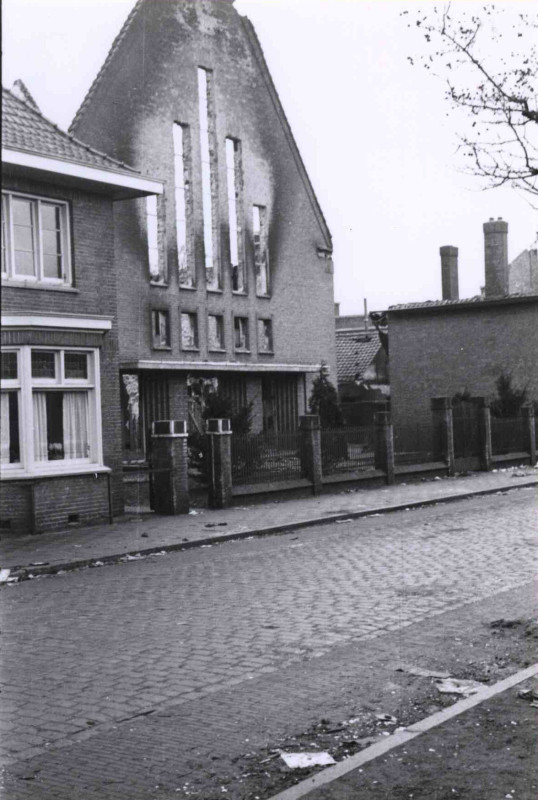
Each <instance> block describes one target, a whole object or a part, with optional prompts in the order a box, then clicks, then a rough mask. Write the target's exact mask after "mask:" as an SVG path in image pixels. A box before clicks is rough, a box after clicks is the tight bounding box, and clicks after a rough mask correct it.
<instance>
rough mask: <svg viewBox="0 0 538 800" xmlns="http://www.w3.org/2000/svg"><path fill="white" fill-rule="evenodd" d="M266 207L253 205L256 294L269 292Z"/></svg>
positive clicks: (263, 294) (264, 294)
mask: <svg viewBox="0 0 538 800" xmlns="http://www.w3.org/2000/svg"><path fill="white" fill-rule="evenodd" d="M266 228H267V226H266V222H265V208H264V207H263V206H252V235H253V240H254V272H255V274H256V294H257V295H259V296H262V297H264V296H266V295H268V294H269V267H268V265H267V230H266Z"/></svg>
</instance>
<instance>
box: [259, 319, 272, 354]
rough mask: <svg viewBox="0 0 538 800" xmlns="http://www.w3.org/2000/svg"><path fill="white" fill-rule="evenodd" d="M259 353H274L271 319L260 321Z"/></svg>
mask: <svg viewBox="0 0 538 800" xmlns="http://www.w3.org/2000/svg"><path fill="white" fill-rule="evenodd" d="M258 351H259V352H260V353H272V352H273V323H272V321H271V320H270V319H259V320H258Z"/></svg>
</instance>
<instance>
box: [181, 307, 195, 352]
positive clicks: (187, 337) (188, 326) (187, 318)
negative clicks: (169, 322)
mask: <svg viewBox="0 0 538 800" xmlns="http://www.w3.org/2000/svg"><path fill="white" fill-rule="evenodd" d="M181 347H182V349H183V350H198V316H197V315H196V314H194V313H192V312H189V311H184V312H182V313H181Z"/></svg>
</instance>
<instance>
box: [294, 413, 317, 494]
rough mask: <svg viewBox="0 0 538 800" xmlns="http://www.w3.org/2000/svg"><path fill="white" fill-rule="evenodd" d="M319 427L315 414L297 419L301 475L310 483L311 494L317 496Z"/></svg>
mask: <svg viewBox="0 0 538 800" xmlns="http://www.w3.org/2000/svg"><path fill="white" fill-rule="evenodd" d="M320 427H321V426H320V421H319V416H318V415H317V414H307V415H305V416H303V417H299V430H300V435H301V474H302V476H303V478H306V479H307V480H309V481H310V482H311V483H312V493H313V494H319V493H320V492H321V487H322V471H321V431H320Z"/></svg>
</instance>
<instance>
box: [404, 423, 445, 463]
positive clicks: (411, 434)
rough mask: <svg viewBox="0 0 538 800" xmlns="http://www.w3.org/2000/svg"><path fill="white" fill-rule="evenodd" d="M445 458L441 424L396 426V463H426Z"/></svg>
mask: <svg viewBox="0 0 538 800" xmlns="http://www.w3.org/2000/svg"><path fill="white" fill-rule="evenodd" d="M442 458H443V454H442V445H441V441H440V426H438V425H434V424H433V423H426V424H422V425H402V426H400V427H398V428H394V463H395V464H396V465H404V464H425V463H428V462H429V461H438V460H441V459H442Z"/></svg>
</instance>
